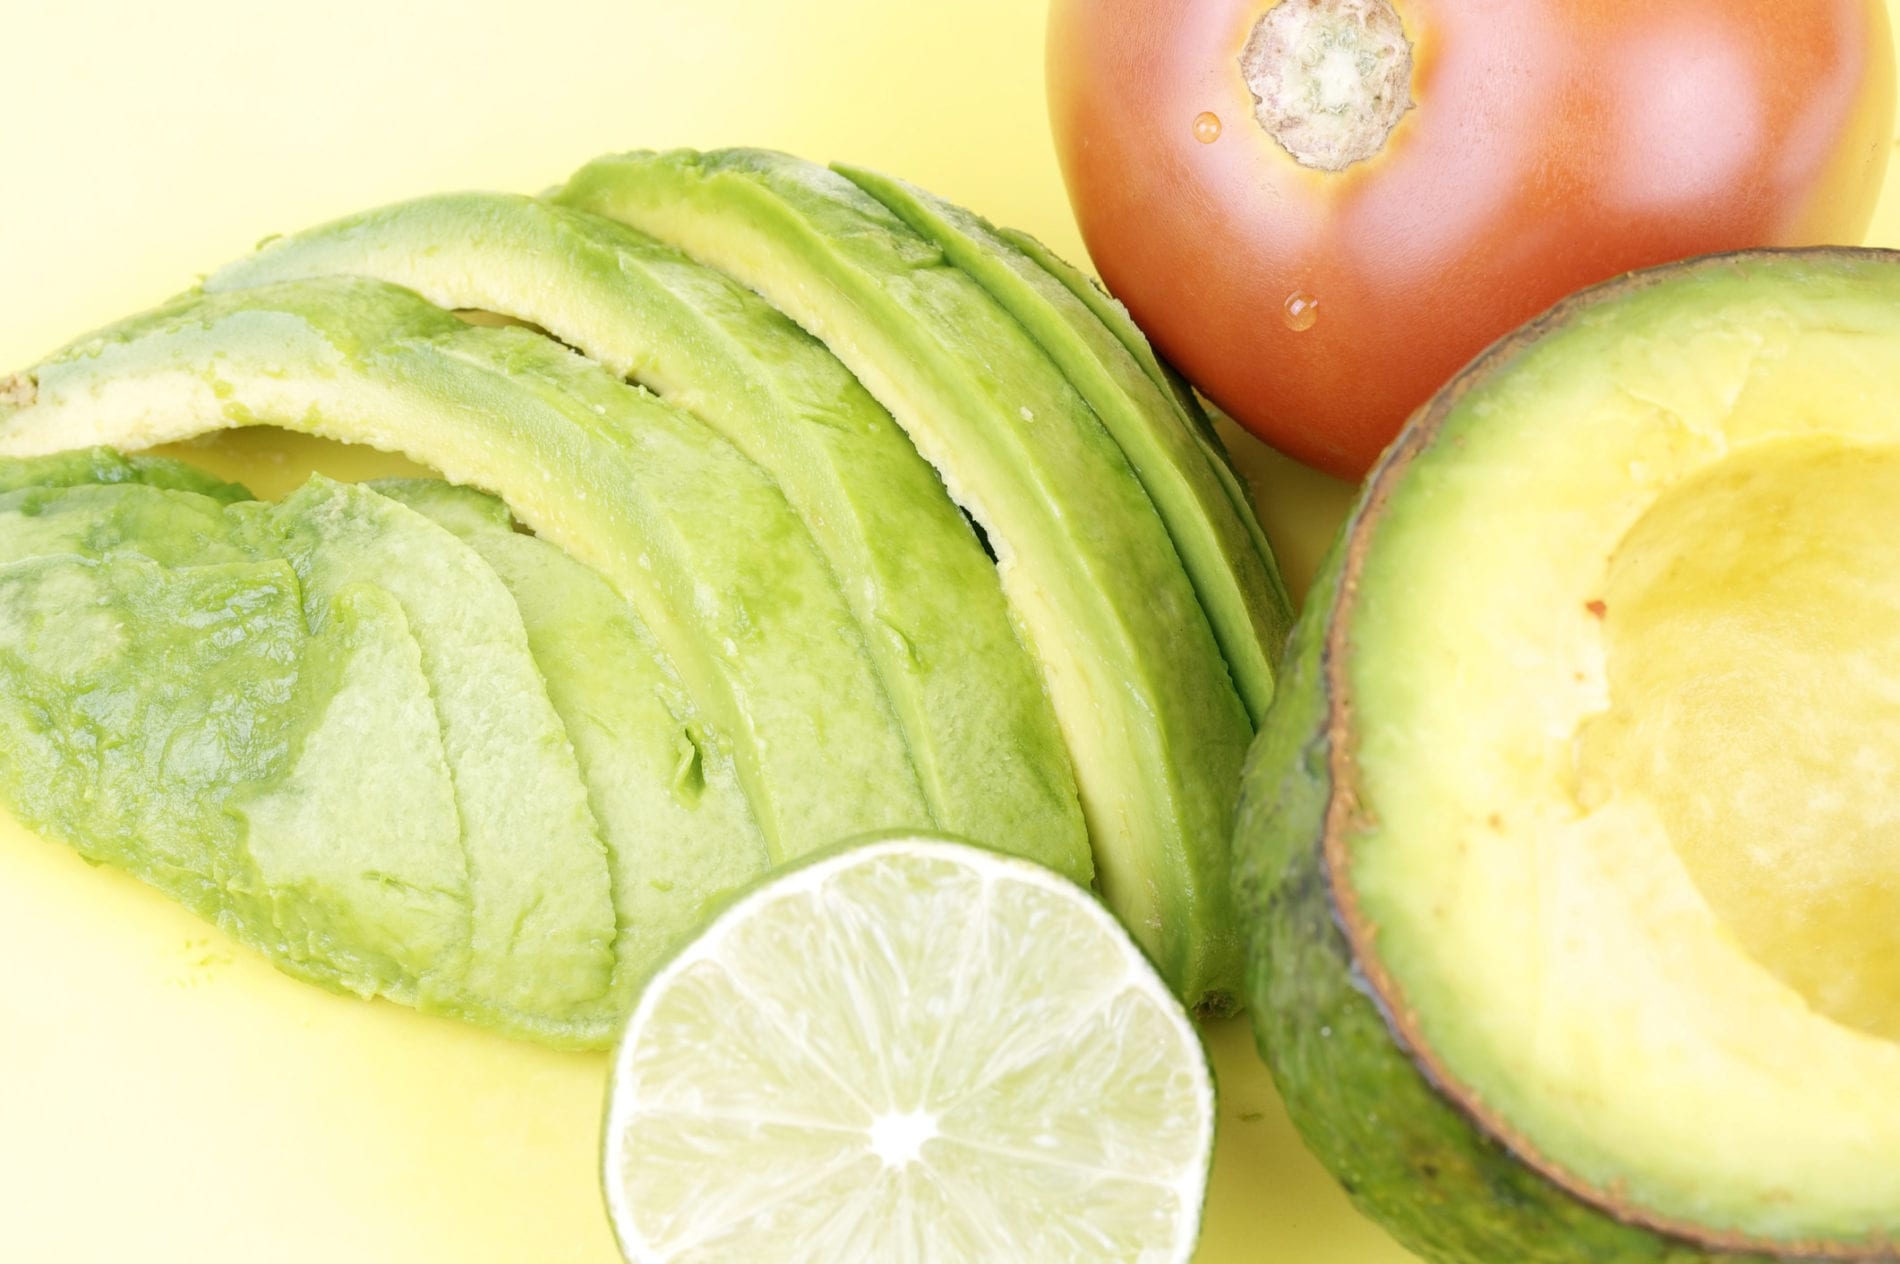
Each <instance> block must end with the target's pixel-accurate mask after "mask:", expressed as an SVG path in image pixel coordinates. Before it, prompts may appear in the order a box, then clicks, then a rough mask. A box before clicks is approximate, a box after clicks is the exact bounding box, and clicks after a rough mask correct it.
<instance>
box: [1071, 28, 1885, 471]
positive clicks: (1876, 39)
mask: <svg viewBox="0 0 1900 1264" xmlns="http://www.w3.org/2000/svg"><path fill="white" fill-rule="evenodd" d="M1276 8H1282V9H1287V10H1288V13H1286V14H1281V15H1280V16H1278V17H1276V18H1274V19H1273V20H1272V21H1273V22H1274V23H1276V24H1277V23H1279V22H1280V21H1282V20H1291V19H1293V18H1296V17H1297V18H1300V19H1301V20H1308V19H1311V18H1312V17H1313V16H1314V15H1315V14H1318V15H1319V17H1320V20H1321V21H1322V22H1325V21H1334V22H1335V23H1337V22H1338V21H1339V19H1337V18H1327V17H1326V15H1327V14H1328V13H1336V12H1337V11H1341V10H1366V9H1379V8H1384V9H1386V10H1388V13H1389V16H1391V17H1395V18H1396V19H1397V22H1398V23H1399V24H1400V26H1402V31H1403V35H1402V38H1401V39H1400V43H1401V44H1402V43H1404V42H1408V41H1409V44H1410V46H1411V51H1410V55H1411V61H1410V66H1409V70H1404V69H1403V68H1402V72H1401V73H1399V74H1398V75H1397V77H1396V79H1395V82H1396V83H1397V85H1398V88H1399V90H1400V91H1401V92H1402V91H1403V90H1405V89H1406V88H1407V87H1409V92H1410V96H1411V105H1410V108H1409V109H1405V110H1404V112H1403V113H1402V114H1399V115H1398V116H1397V122H1396V125H1394V126H1392V128H1391V130H1390V132H1389V134H1387V135H1385V136H1384V137H1383V141H1382V142H1380V141H1378V140H1377V139H1376V134H1377V133H1378V131H1379V130H1380V129H1378V128H1374V129H1373V132H1374V134H1375V139H1374V141H1373V143H1372V147H1373V148H1374V149H1375V150H1376V152H1372V153H1371V155H1370V156H1369V157H1365V158H1363V159H1360V160H1358V161H1353V162H1351V163H1350V164H1349V165H1345V166H1343V167H1341V168H1340V169H1338V170H1324V169H1319V168H1316V167H1313V166H1308V165H1303V164H1302V163H1301V162H1299V161H1297V160H1296V159H1295V158H1294V157H1293V155H1292V153H1290V152H1289V150H1288V149H1287V148H1286V147H1285V146H1284V145H1283V144H1282V142H1281V141H1280V140H1278V139H1276V138H1275V136H1274V135H1273V134H1272V133H1270V132H1269V131H1268V129H1267V127H1266V126H1265V125H1263V124H1262V123H1261V122H1260V121H1258V119H1257V118H1256V110H1255V107H1256V100H1257V98H1256V96H1255V93H1254V90H1253V88H1251V87H1250V85H1249V82H1248V71H1247V70H1246V69H1244V68H1243V65H1242V57H1243V53H1246V52H1247V51H1248V42H1249V37H1250V35H1251V34H1252V33H1253V31H1254V29H1255V26H1256V23H1258V22H1261V21H1262V20H1263V19H1264V18H1265V15H1266V14H1267V13H1268V12H1269V11H1271V10H1274V9H1276ZM1302 10H1303V11H1304V12H1303V13H1302V12H1301V11H1302ZM1363 29H1364V27H1363V25H1362V27H1361V30H1363ZM1321 34H1322V35H1325V36H1326V39H1332V38H1333V37H1334V35H1336V34H1337V32H1334V33H1333V34H1327V33H1326V32H1324V31H1322V32H1321ZM1347 35H1348V36H1350V37H1351V38H1353V39H1358V38H1361V37H1359V36H1353V35H1352V33H1351V32H1350V31H1348V32H1347ZM1324 43H1325V41H1324V40H1322V41H1321V44H1319V45H1314V46H1312V47H1313V48H1322V52H1313V51H1312V50H1311V49H1310V48H1309V50H1308V53H1307V64H1308V67H1309V70H1308V72H1304V73H1306V74H1307V80H1306V81H1305V84H1306V87H1307V88H1308V89H1310V90H1311V91H1313V92H1315V93H1317V98H1316V99H1324V100H1325V102H1326V103H1327V104H1328V105H1334V104H1337V102H1338V101H1339V100H1340V99H1341V87H1340V83H1339V82H1338V81H1339V78H1340V76H1341V75H1342V74H1344V75H1345V76H1346V77H1347V78H1348V79H1350V78H1351V77H1352V75H1353V74H1354V73H1357V71H1362V70H1363V69H1364V65H1363V64H1362V62H1363V59H1364V55H1365V54H1366V53H1367V49H1366V48H1365V47H1359V48H1357V49H1353V48H1348V49H1347V52H1346V53H1345V54H1342V56H1344V57H1345V60H1344V61H1340V60H1339V59H1338V58H1334V60H1333V61H1331V62H1328V61H1327V60H1326V57H1327V56H1330V54H1324V55H1323V46H1324ZM1263 56H1266V55H1265V54H1263ZM1355 57H1359V58H1361V59H1362V62H1355V61H1354V60H1353V59H1354V58H1355ZM1048 58H1049V100H1050V111H1051V115H1052V119H1053V122H1054V126H1055V137H1056V145H1057V149H1058V150H1059V152H1060V154H1061V158H1062V170H1063V175H1064V178H1065V179H1066V180H1067V182H1068V187H1069V196H1070V199H1071V200H1072V201H1073V203H1074V205H1075V211H1076V216H1077V218H1078V220H1079V221H1080V223H1081V228H1082V235H1083V238H1084V239H1085V241H1086V242H1087V244H1088V248H1089V253H1090V254H1091V255H1092V256H1093V257H1094V260H1095V264H1096V266H1097V268H1098V269H1099V270H1100V272H1101V274H1102V278H1103V280H1104V281H1105V282H1106V283H1107V285H1108V287H1109V289H1111V290H1112V291H1114V293H1115V294H1116V295H1117V297H1119V298H1120V299H1121V300H1122V301H1123V302H1124V303H1126V304H1127V305H1128V307H1129V309H1130V311H1131V312H1132V313H1133V314H1134V317H1135V319H1136V320H1137V321H1138V322H1139V323H1140V324H1141V326H1142V327H1143V328H1144V329H1145V330H1147V332H1148V334H1149V336H1150V337H1151V338H1153V339H1154V341H1155V343H1156V345H1157V347H1158V348H1159V349H1160V350H1161V352H1162V353H1163V354H1164V355H1166V356H1167V357H1168V358H1169V359H1170V360H1172V361H1173V362H1174V363H1175V365H1176V366H1178V367H1179V368H1180V369H1181V371H1182V372H1183V373H1185V374H1186V375H1187V376H1188V378H1190V379H1191V380H1192V381H1193V382H1194V383H1195V385H1197V386H1198V387H1200V388H1201V390H1202V391H1203V392H1204V393H1206V395H1207V396H1208V397H1209V398H1210V399H1212V400H1213V401H1214V402H1215V403H1216V404H1218V405H1219V406H1220V407H1221V408H1222V409H1223V410H1224V411H1226V412H1227V413H1229V414H1230V415H1231V416H1233V417H1234V418H1235V419H1236V420H1237V421H1239V422H1240V423H1241V424H1243V425H1244V426H1246V427H1247V428H1248V429H1250V430H1252V431H1253V432H1254V433H1255V434H1258V435H1259V436H1261V437H1262V438H1263V439H1265V440H1266V441H1267V442H1268V443H1271V444H1272V445H1274V446H1275V447H1277V448H1279V449H1281V450H1282V451H1284V452H1286V453H1288V454H1289V455H1291V456H1293V457H1295V458H1297V459H1299V460H1301V461H1305V462H1307V463H1308V464H1311V465H1315V466H1317V467H1319V468H1321V469H1323V470H1326V471H1328V472H1330V473H1333V474H1338V475H1342V476H1346V477H1354V478H1356V477H1358V476H1360V475H1361V474H1363V473H1364V472H1365V471H1366V469H1367V468H1368V467H1369V466H1370V465H1371V463H1372V461H1373V460H1374V458H1375V457H1376V456H1377V455H1378V453H1379V451H1380V449H1381V448H1383V447H1384V446H1385V445H1386V443H1387V442H1389V441H1390V440H1391V439H1392V437H1393V435H1395V434H1396V433H1397V432H1398V429H1399V426H1400V424H1401V423H1402V422H1403V421H1404V419H1405V418H1406V416H1407V415H1408V414H1409V413H1410V412H1411V411H1412V410H1413V409H1414V408H1415V407H1417V406H1418V405H1419V404H1420V403H1422V402H1424V400H1425V399H1426V398H1427V397H1428V396H1429V395H1430V394H1431V393H1432V392H1433V391H1434V390H1436V389H1437V388H1438V387H1439V386H1440V385H1441V384H1443V383H1444V382H1445V381H1446V379H1448V378H1449V377H1450V376H1451V375H1452V374H1453V373H1454V372H1455V371H1456V370H1457V369H1458V368H1459V367H1460V366H1461V365H1462V364H1464V363H1465V362H1466V361H1467V360H1469V359H1470V358H1471V357H1472V356H1474V355H1475V354H1477V353H1478V352H1479V351H1480V350H1482V349H1483V348H1484V347H1485V346H1486V345H1488V344H1489V343H1490V342H1491V341H1492V340H1494V339H1496V338H1497V337H1499V336H1500V335H1502V334H1504V333H1506V332H1508V331H1509V330H1511V329H1512V328H1514V327H1515V326H1517V325H1518V324H1520V323H1522V322H1523V321H1524V320H1526V319H1528V318H1529V317H1531V316H1533V315H1535V314H1536V313H1538V312H1539V311H1541V310H1543V309H1544V308H1545V307H1547V306H1549V305H1550V304H1551V303H1553V302H1555V301H1556V300H1557V299H1559V298H1561V297H1562V296H1563V295H1565V294H1567V293H1569V292H1570V291H1572V290H1575V289H1578V288H1580V287H1582V286H1584V285H1587V284H1590V283H1592V282H1595V281H1600V280H1603V279H1605V278H1607V277H1610V276H1612V275H1614V274H1616V273H1619V272H1623V271H1626V270H1628V269H1632V268H1640V267H1646V266H1649V265H1651V264H1656V263H1661V262H1665V261H1667V260H1671V259H1679V258H1683V257H1686V256H1689V255H1696V254H1703V253H1707V252H1710V251H1716V250H1729V249H1737V248H1741V247H1745V246H1760V245H1812V244H1820V243H1826V242H1835V243H1842V242H1857V241H1859V240H1860V238H1861V235H1862V234H1863V233H1864V232H1865V231H1866V228H1867V223H1868V219H1869V217H1870V215H1871V214H1872V210H1873V205H1874V200H1875V197H1876V195H1877V193H1878V192H1879V188H1880V182H1881V177H1882V175H1883V174H1884V172H1885V170H1886V163H1887V152H1888V148H1889V144H1890V136H1891V130H1892V121H1893V53H1892V49H1891V46H1890V44H1889V35H1888V27H1887V16H1886V8H1885V5H1884V3H1882V2H1881V0H1802V2H1801V3H1799V4H1789V3H1788V2H1787V0H1286V3H1285V4H1284V5H1278V6H1276V4H1275V3H1274V0H1053V4H1052V6H1051V9H1050V18H1049V49H1048ZM1322 63H1324V64H1322ZM1263 65H1265V66H1266V68H1267V70H1269V71H1272V70H1275V69H1277V68H1278V67H1276V66H1275V65H1273V64H1271V58H1270V57H1269V58H1268V60H1267V62H1265V63H1263ZM1283 65H1284V62H1282V63H1281V66H1283ZM1355 67H1357V70H1355ZM1329 75H1330V76H1331V78H1328V76H1329ZM1254 77H1255V84H1256V85H1261V84H1265V85H1267V87H1268V102H1267V106H1264V107H1263V109H1266V108H1270V107H1271V105H1272V104H1273V102H1274V100H1276V99H1278V93H1279V90H1278V89H1276V88H1274V87H1272V84H1273V82H1274V81H1273V80H1272V79H1271V78H1265V79H1263V78H1261V77H1260V71H1258V70H1256V71H1255V72H1254ZM1346 86H1347V87H1351V86H1352V85H1351V84H1347V85H1346ZM1290 99H1291V100H1292V101H1293V103H1294V104H1293V106H1292V107H1291V108H1292V109H1293V110H1294V111H1295V112H1296V113H1297V112H1299V111H1301V110H1305V112H1306V113H1308V114H1313V113H1315V111H1313V110H1311V109H1310V107H1303V106H1301V105H1300V101H1301V100H1302V99H1303V98H1300V97H1298V96H1297V95H1295V96H1293V97H1291V98H1290ZM1318 113H1324V111H1319V112H1318ZM1345 117H1347V118H1348V120H1349V121H1351V120H1353V119H1358V120H1359V121H1360V122H1361V123H1363V119H1364V111H1363V110H1356V111H1355V108H1348V110H1347V112H1346V115H1345ZM1282 130H1283V133H1284V129H1282ZM1285 134H1289V135H1291V133H1285ZM1295 143H1296V145H1297V144H1298V143H1299V141H1298V138H1297V136H1295Z"/></svg>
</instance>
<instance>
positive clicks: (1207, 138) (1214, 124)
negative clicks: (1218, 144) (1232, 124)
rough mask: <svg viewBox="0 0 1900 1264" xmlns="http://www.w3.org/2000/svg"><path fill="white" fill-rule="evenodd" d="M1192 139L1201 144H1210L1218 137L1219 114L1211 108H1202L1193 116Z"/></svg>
mask: <svg viewBox="0 0 1900 1264" xmlns="http://www.w3.org/2000/svg"><path fill="white" fill-rule="evenodd" d="M1194 139H1195V140H1198V141H1200V142H1201V144H1203V145H1211V144H1213V143H1214V142H1215V141H1217V140H1219V139H1220V115H1218V114H1215V113H1214V112H1213V111H1211V110H1202V111H1201V112H1200V113H1199V114H1196V115H1195V116H1194Z"/></svg>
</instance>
